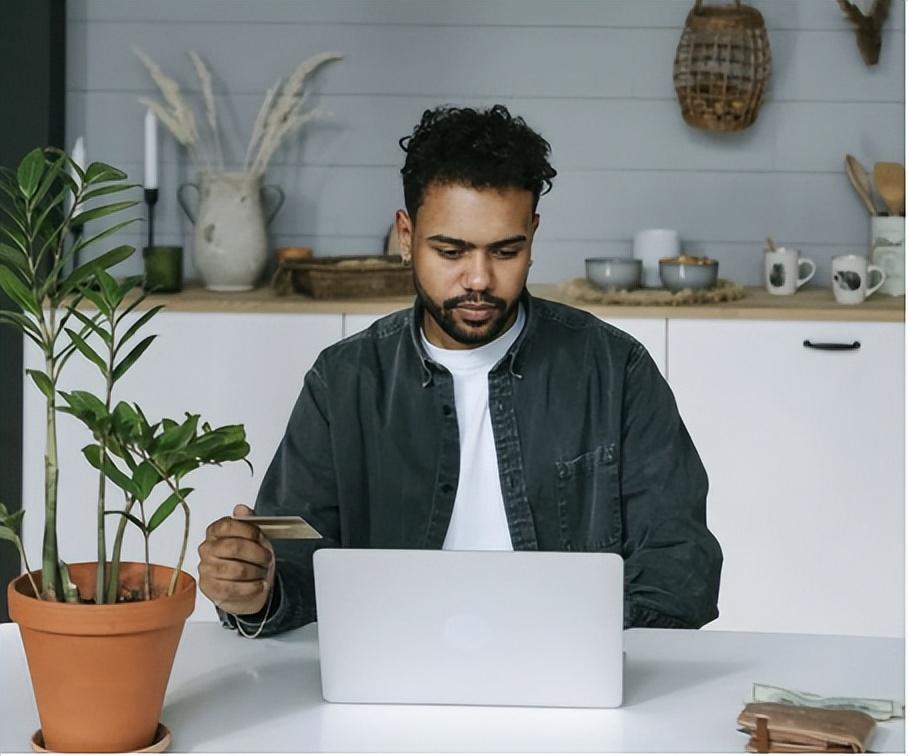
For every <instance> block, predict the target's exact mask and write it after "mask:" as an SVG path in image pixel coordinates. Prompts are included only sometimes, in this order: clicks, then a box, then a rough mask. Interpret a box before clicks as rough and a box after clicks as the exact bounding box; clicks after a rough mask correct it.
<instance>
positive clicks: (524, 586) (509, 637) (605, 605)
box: [314, 549, 624, 707]
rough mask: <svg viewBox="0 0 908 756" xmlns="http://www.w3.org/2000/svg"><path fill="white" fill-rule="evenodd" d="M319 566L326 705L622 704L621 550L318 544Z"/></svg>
mask: <svg viewBox="0 0 908 756" xmlns="http://www.w3.org/2000/svg"><path fill="white" fill-rule="evenodd" d="M314 569H315V596H316V608H317V610H318V641H319V656H320V660H321V675H322V695H323V696H324V698H325V700H326V701H331V702H336V703H417V704H478V705H506V706H575V707H613V706H620V705H621V699H622V629H623V607H624V599H623V595H624V594H623V590H624V585H623V583H624V580H623V576H624V563H623V561H622V559H621V557H620V556H619V555H617V554H599V553H596V554H586V553H577V552H570V553H565V552H549V551H546V552H543V551H416V550H385V549H320V550H319V551H317V552H315V555H314Z"/></svg>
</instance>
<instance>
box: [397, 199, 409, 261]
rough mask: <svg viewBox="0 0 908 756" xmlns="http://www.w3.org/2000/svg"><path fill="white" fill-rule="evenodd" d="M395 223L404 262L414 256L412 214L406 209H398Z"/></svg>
mask: <svg viewBox="0 0 908 756" xmlns="http://www.w3.org/2000/svg"><path fill="white" fill-rule="evenodd" d="M394 224H395V226H396V227H397V241H398V243H399V244H400V255H401V257H402V258H403V259H404V262H408V261H409V260H410V259H411V258H412V256H413V247H412V245H413V228H412V223H411V221H410V215H409V214H408V213H407V211H406V210H403V209H401V210H398V211H397V212H396V213H395V214H394Z"/></svg>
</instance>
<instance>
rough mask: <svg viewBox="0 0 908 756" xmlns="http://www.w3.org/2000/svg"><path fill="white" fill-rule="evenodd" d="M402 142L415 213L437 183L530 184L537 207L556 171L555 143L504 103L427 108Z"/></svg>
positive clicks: (407, 185) (410, 210)
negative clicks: (551, 154) (552, 152)
mask: <svg viewBox="0 0 908 756" xmlns="http://www.w3.org/2000/svg"><path fill="white" fill-rule="evenodd" d="M400 146H401V149H403V150H404V152H406V153H407V159H406V160H405V162H404V167H403V168H401V169H400V172H401V175H402V176H403V179H404V203H405V204H406V206H407V212H408V213H409V214H410V217H411V218H415V217H416V211H417V210H419V208H420V206H421V205H422V202H423V198H424V196H425V192H426V189H427V188H428V187H429V186H430V185H431V184H433V183H440V184H446V185H450V184H458V185H462V186H468V187H471V188H474V189H484V188H493V189H507V188H512V187H516V188H519V189H528V190H529V191H531V192H532V193H533V209H534V211H535V209H536V205H537V203H538V202H539V197H540V196H541V195H543V194H545V193H546V192H548V191H549V190H551V188H552V179H553V178H555V175H556V171H555V169H554V168H552V166H551V165H550V164H549V161H548V155H549V152H550V150H551V147H550V145H549V143H548V142H547V141H546V140H545V139H543V138H542V137H541V136H540V135H539V134H537V133H536V132H535V131H533V130H532V129H531V128H530V127H529V126H527V125H526V122H525V121H524V120H523V118H521V117H520V116H517V117H514V116H512V115H511V114H510V113H509V112H508V109H507V108H506V107H505V106H504V105H493V106H492V107H491V108H488V109H487V110H474V109H473V108H457V107H452V106H439V107H437V108H435V109H433V110H426V111H425V112H424V113H423V114H422V120H421V121H420V122H419V124H418V125H417V126H416V128H415V129H414V130H413V133H412V134H411V135H410V136H406V137H404V138H403V139H401V140H400Z"/></svg>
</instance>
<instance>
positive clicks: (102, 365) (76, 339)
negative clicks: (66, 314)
mask: <svg viewBox="0 0 908 756" xmlns="http://www.w3.org/2000/svg"><path fill="white" fill-rule="evenodd" d="M66 333H68V334H69V338H70V339H72V342H73V344H75V345H76V349H78V350H79V351H80V352H81V353H82V354H83V355H84V356H85V357H87V358H88V359H89V360H91V361H92V362H93V363H95V365H97V367H98V370H100V371H101V375H103V376H105V377H106V376H107V363H106V362H104V358H103V357H101V355H100V354H98V353H97V352H96V351H95V350H94V349H92V348H91V347H90V346H89V345H88V343H87V342H86V341H85V339H83V338H82V337H81V336H80V335H79V334H78V333H76V332H75V331H74V330H73V329H72V328H67V329H66Z"/></svg>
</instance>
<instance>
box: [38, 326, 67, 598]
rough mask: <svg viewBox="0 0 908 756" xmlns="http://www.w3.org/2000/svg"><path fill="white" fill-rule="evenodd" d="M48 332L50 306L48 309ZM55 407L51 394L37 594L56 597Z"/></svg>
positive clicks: (50, 366) (50, 361)
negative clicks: (42, 535)
mask: <svg viewBox="0 0 908 756" xmlns="http://www.w3.org/2000/svg"><path fill="white" fill-rule="evenodd" d="M50 319H51V332H52V331H53V327H54V310H53V308H51V311H50ZM45 357H46V360H45V364H46V369H47V374H48V375H53V370H54V358H53V352H51V354H49V355H45ZM58 478H59V471H58V468H57V407H56V401H55V399H54V397H53V396H51V397H50V398H48V400H47V448H46V450H45V453H44V549H43V554H42V570H41V587H42V588H43V589H44V590H43V592H42V593H41V598H43V599H45V600H46V601H59V600H60V596H61V595H62V591H63V583H62V581H61V579H60V565H59V564H58V553H57V481H58Z"/></svg>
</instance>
